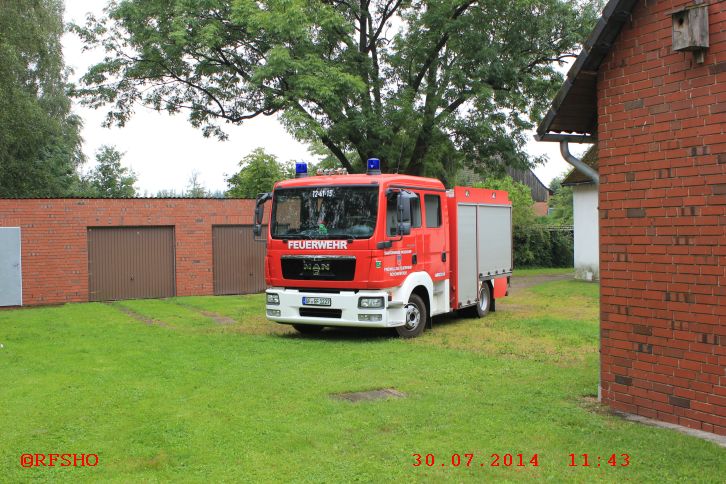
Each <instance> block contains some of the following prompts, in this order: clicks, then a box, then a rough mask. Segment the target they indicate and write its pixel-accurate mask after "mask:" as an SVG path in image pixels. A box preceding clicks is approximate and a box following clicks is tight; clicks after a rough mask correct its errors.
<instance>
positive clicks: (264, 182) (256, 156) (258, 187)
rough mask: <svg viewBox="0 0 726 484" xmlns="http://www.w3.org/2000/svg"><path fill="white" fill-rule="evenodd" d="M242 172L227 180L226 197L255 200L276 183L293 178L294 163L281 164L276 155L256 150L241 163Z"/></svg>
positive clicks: (259, 149) (260, 149)
mask: <svg viewBox="0 0 726 484" xmlns="http://www.w3.org/2000/svg"><path fill="white" fill-rule="evenodd" d="M239 166H240V170H239V171H238V172H237V173H235V174H234V175H232V176H230V177H229V178H227V186H228V187H229V189H228V190H227V193H226V195H227V196H228V197H230V198H255V197H257V195H259V194H260V193H262V192H269V191H270V190H272V186H273V185H274V184H275V182H277V181H280V180H284V179H286V178H291V177H292V176H293V174H294V171H293V168H292V163H290V162H288V163H281V162H280V161H279V160H278V159H277V157H276V156H275V155H271V154H269V153H266V152H265V150H264V149H263V148H256V149H255V150H253V151H252V153H250V154H249V155H247V156H245V157H244V158H242V160H241V161H240V162H239Z"/></svg>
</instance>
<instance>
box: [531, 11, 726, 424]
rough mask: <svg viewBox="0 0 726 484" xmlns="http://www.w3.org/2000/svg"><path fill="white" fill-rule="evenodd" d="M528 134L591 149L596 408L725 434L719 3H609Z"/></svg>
mask: <svg viewBox="0 0 726 484" xmlns="http://www.w3.org/2000/svg"><path fill="white" fill-rule="evenodd" d="M684 9H685V10H684ZM684 31H687V32H686V34H684ZM684 35H685V36H684ZM704 35H705V39H706V40H707V42H706V43H707V44H708V47H707V48H704V47H705V46H704V42H703V38H704ZM684 40H685V41H686V42H691V41H695V44H699V45H700V47H699V45H695V44H694V45H693V46H692V47H690V49H692V50H694V51H675V50H674V48H680V47H682V46H683V42H684ZM704 54H705V55H704ZM538 137H539V139H541V140H543V141H558V142H560V143H563V144H564V146H563V149H564V150H563V151H564V152H565V154H567V143H569V142H589V143H592V142H595V141H597V144H598V157H599V177H600V180H599V181H600V185H599V214H600V224H599V228H600V277H601V290H600V296H601V297H600V305H601V306H600V307H601V392H602V400H603V402H605V403H607V404H608V405H610V406H611V407H612V408H614V409H617V410H620V411H625V412H629V413H633V414H638V415H642V416H645V417H650V418H655V419H659V420H662V421H666V422H670V423H674V424H679V425H683V426H686V427H691V428H695V429H701V430H705V431H708V432H713V433H716V434H720V435H726V2H722V1H714V0H710V1H704V2H698V4H694V2H692V1H684V0H659V1H655V0H647V1H646V0H611V1H610V2H608V4H607V6H606V7H605V10H604V12H603V16H602V18H601V19H600V21H599V23H598V24H597V26H596V27H595V30H594V31H593V33H592V35H591V36H590V38H589V39H588V40H587V42H586V44H585V46H584V49H583V51H582V53H581V54H580V56H579V57H578V58H577V60H576V61H575V63H574V64H573V66H572V68H571V70H570V72H569V73H568V76H567V80H566V82H565V83H564V85H563V86H562V88H561V90H560V92H559V94H558V95H557V97H556V98H555V100H554V101H553V105H552V108H551V109H550V111H549V113H548V114H547V116H546V117H545V119H544V120H543V121H542V123H541V125H540V126H539V129H538ZM572 162H573V163H576V162H577V160H575V161H572Z"/></svg>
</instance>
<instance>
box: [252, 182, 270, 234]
mask: <svg viewBox="0 0 726 484" xmlns="http://www.w3.org/2000/svg"><path fill="white" fill-rule="evenodd" d="M271 198H272V193H269V192H268V193H260V194H259V195H257V202H256V203H255V223H254V225H253V226H252V234H253V235H254V236H255V237H259V236H260V235H262V219H263V218H264V216H265V203H266V202H267V201H268V200H269V199H271Z"/></svg>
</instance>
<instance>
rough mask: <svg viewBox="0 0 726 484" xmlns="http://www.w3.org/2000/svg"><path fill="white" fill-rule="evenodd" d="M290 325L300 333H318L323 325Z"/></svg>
mask: <svg viewBox="0 0 726 484" xmlns="http://www.w3.org/2000/svg"><path fill="white" fill-rule="evenodd" d="M292 327H293V328H295V329H296V330H297V331H298V332H299V333H302V334H318V333H319V332H321V331H322V330H323V328H324V327H325V326H317V325H315V324H293V325H292Z"/></svg>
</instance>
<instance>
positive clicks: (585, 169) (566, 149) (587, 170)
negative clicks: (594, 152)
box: [560, 139, 600, 185]
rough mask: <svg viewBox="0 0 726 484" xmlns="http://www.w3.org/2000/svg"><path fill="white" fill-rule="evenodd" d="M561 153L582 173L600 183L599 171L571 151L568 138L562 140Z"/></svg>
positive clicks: (596, 183)
mask: <svg viewBox="0 0 726 484" xmlns="http://www.w3.org/2000/svg"><path fill="white" fill-rule="evenodd" d="M560 153H562V157H563V158H564V159H565V161H566V162H567V163H569V164H570V165H572V166H574V167H575V168H576V169H577V171H579V172H580V173H583V174H584V175H587V176H588V177H590V179H591V180H592V181H593V182H595V185H600V175H599V174H598V172H596V171H595V170H593V169H592V167H590V166H588V165H587V164H586V163H585V162H584V161H582V160H581V159H580V158H577V157H576V156H574V155H573V154H572V153H570V142H569V141H568V140H565V139H563V140H562V141H560Z"/></svg>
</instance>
